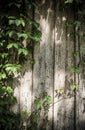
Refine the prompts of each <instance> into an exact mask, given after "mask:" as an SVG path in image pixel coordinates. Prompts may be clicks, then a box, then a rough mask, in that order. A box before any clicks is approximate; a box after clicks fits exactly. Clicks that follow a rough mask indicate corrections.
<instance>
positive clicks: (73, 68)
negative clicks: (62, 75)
mask: <svg viewBox="0 0 85 130" xmlns="http://www.w3.org/2000/svg"><path fill="white" fill-rule="evenodd" d="M70 70H71V71H72V72H74V73H77V74H80V72H81V71H80V69H79V68H78V67H77V66H72V67H71V68H70Z"/></svg>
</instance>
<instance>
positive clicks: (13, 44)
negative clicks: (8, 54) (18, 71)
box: [7, 42, 19, 49]
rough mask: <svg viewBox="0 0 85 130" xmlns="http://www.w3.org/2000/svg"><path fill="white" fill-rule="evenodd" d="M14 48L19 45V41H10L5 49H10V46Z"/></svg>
mask: <svg viewBox="0 0 85 130" xmlns="http://www.w3.org/2000/svg"><path fill="white" fill-rule="evenodd" d="M13 47H14V48H16V49H18V47H19V43H17V42H16V43H10V44H9V45H8V46H7V49H11V48H13Z"/></svg>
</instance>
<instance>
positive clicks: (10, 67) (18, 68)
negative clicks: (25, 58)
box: [5, 64, 22, 73]
mask: <svg viewBox="0 0 85 130" xmlns="http://www.w3.org/2000/svg"><path fill="white" fill-rule="evenodd" d="M21 68H22V67H21V65H15V64H6V65H5V70H6V71H8V72H9V71H10V72H13V73H15V72H19V71H21Z"/></svg>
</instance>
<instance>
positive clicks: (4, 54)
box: [0, 53, 8, 59]
mask: <svg viewBox="0 0 85 130" xmlns="http://www.w3.org/2000/svg"><path fill="white" fill-rule="evenodd" d="M0 56H1V57H2V58H3V59H4V58H6V57H7V56H8V53H0Z"/></svg>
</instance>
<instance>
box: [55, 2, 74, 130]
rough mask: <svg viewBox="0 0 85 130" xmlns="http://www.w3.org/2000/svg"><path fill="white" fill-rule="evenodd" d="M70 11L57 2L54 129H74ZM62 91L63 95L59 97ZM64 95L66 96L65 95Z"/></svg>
mask: <svg viewBox="0 0 85 130" xmlns="http://www.w3.org/2000/svg"><path fill="white" fill-rule="evenodd" d="M69 13H71V12H69V11H68V10H66V11H65V10H63V8H62V2H60V1H56V25H55V82H54V93H55V97H54V129H55V130H56V129H57V130H63V129H65V130H68V129H69V130H73V129H74V97H73V95H72V94H73V92H72V88H71V86H72V84H73V79H74V76H73V73H72V72H71V71H70V67H71V66H72V65H73V57H72V53H73V46H74V45H73V36H72V33H73V29H72V28H73V27H71V28H70V27H68V28H67V27H65V23H66V24H68V22H69V21H70V20H71V21H73V19H72V18H73V16H72V15H71V16H72V18H71V16H69ZM56 90H57V92H58V93H59V92H60V90H62V91H63V92H62V94H61V96H60V97H59V94H58V93H57V96H56V92H55V91H56ZM63 93H64V94H63ZM62 95H63V96H62Z"/></svg>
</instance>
